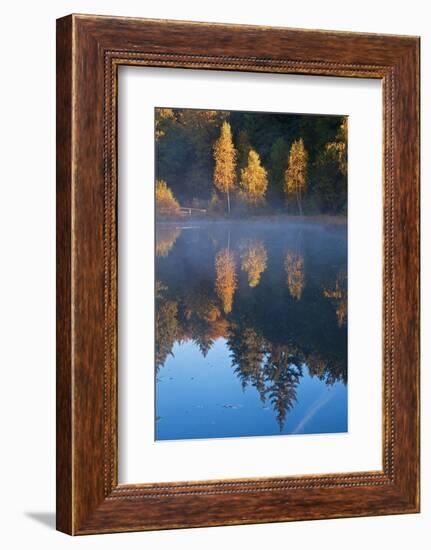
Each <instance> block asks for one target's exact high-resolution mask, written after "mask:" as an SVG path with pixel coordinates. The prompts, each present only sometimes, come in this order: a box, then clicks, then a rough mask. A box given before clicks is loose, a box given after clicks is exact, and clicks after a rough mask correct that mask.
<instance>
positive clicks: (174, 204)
mask: <svg viewBox="0 0 431 550" xmlns="http://www.w3.org/2000/svg"><path fill="white" fill-rule="evenodd" d="M179 209H180V205H179V204H178V201H177V200H176V198H175V197H174V194H173V193H172V190H171V189H170V188H169V187H168V185H167V183H166V182H165V181H164V180H157V181H156V212H157V214H163V215H168V216H169V215H174V214H178V212H179Z"/></svg>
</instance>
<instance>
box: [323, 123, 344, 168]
mask: <svg viewBox="0 0 431 550" xmlns="http://www.w3.org/2000/svg"><path fill="white" fill-rule="evenodd" d="M326 150H327V151H328V152H332V153H333V154H334V155H335V157H336V158H337V161H338V167H339V170H340V173H341V174H342V175H343V176H347V117H344V119H343V121H342V122H341V124H340V127H339V129H338V132H337V136H336V140H335V141H331V142H330V143H327V145H326Z"/></svg>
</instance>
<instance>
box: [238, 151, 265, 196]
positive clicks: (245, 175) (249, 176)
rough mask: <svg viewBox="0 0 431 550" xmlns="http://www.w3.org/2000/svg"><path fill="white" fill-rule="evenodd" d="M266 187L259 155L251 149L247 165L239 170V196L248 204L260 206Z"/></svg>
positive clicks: (263, 169)
mask: <svg viewBox="0 0 431 550" xmlns="http://www.w3.org/2000/svg"><path fill="white" fill-rule="evenodd" d="M267 187H268V174H267V171H266V170H265V168H264V167H263V166H262V165H261V163H260V157H259V154H258V153H257V152H256V151H254V150H253V149H251V150H250V151H249V153H248V164H247V166H246V167H245V168H243V169H242V170H241V196H242V198H243V199H244V200H245V202H247V203H248V204H251V205H253V206H257V205H258V204H262V203H263V201H264V198H265V193H266V189H267Z"/></svg>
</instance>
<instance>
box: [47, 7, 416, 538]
mask: <svg viewBox="0 0 431 550" xmlns="http://www.w3.org/2000/svg"><path fill="white" fill-rule="evenodd" d="M418 511H419V38H417V37H410V36H392V35H377V34H358V33H343V32H332V31H314V30H313V31H311V30H297V29H287V28H270V27H256V26H242V25H224V24H214V23H211V24H210V23H192V22H180V21H158V20H146V19H130V18H117V17H99V16H90V15H70V16H67V17H64V18H62V19H59V20H58V21H57V528H58V529H59V530H60V531H63V532H65V533H68V534H72V535H80V534H91V533H105V532H119V531H140V530H150V529H169V528H181V527H202V526H215V525H232V524H244V523H263V522H274V521H291V520H305V519H319V518H338V517H348V516H368V515H383V514H399V513H414V512H418Z"/></svg>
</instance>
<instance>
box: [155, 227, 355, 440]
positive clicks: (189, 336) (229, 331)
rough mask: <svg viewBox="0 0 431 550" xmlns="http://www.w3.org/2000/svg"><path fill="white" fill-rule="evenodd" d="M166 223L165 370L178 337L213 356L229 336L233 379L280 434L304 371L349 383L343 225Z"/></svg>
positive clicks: (160, 276)
mask: <svg viewBox="0 0 431 550" xmlns="http://www.w3.org/2000/svg"><path fill="white" fill-rule="evenodd" d="M159 225H161V226H162V227H160V228H159V227H157V234H158V235H159V241H158V242H159V245H157V246H158V249H157V248H156V251H157V250H158V252H157V259H156V278H157V283H156V315H155V338H156V352H155V357H156V370H157V371H158V370H159V369H160V368H162V367H163V365H164V364H165V362H166V360H167V358H168V357H169V355H170V354H172V350H173V346H174V344H175V343H181V342H193V344H194V345H195V346H197V348H198V349H199V350H200V352H201V354H202V355H203V356H204V357H206V356H207V354H208V353H209V351H210V350H211V348H212V347H213V346H214V343H215V342H216V341H217V340H219V339H224V341H225V345H226V347H227V349H228V351H229V355H230V360H231V365H232V373H233V375H234V376H236V378H237V379H238V381H239V383H240V385H241V387H242V388H243V390H245V389H246V388H248V387H250V388H254V389H255V390H256V391H257V393H258V395H259V398H260V401H261V403H262V406H265V407H270V409H271V410H272V411H273V414H274V418H275V420H276V422H277V423H278V426H279V429H280V431H281V430H282V429H283V426H284V424H285V422H286V417H287V415H288V414H289V413H290V412H291V411H292V410H293V409H294V408H295V404H296V402H297V399H298V392H297V390H298V386H299V384H300V382H301V380H302V379H303V377H304V376H305V375H307V376H308V377H311V378H316V379H318V380H321V381H322V382H324V383H326V384H327V385H328V387H329V386H331V385H333V384H335V383H336V382H342V383H343V384H346V383H347V275H346V265H347V244H346V243H347V240H346V232H345V227H344V226H343V227H341V228H339V227H338V228H331V227H320V226H312V225H310V226H306V227H305V228H304V227H301V228H299V227H297V226H296V225H295V224H292V225H287V224H284V225H283V224H270V223H268V224H262V223H259V224H253V223H250V222H249V223H243V224H241V223H237V224H228V223H214V224H211V223H208V224H202V223H201V225H200V226H199V227H196V228H195V230H194V231H189V232H187V231H183V232H182V233H181V229H178V230H177V229H176V230H175V231H172V228H171V229H170V230H169V231H170V233H169V231H167V230H165V229H164V228H163V225H162V224H159ZM299 231H301V238H300V239H298V232H299ZM169 234H170V237H169ZM298 242H300V243H301V246H300V247H298ZM161 243H166V244H164V245H163V246H162V244H161ZM168 243H170V244H168ZM226 243H228V246H226ZM161 251H163V252H161ZM237 261H239V265H240V267H241V271H240V272H239V273H238V272H237ZM305 264H306V265H307V272H306V273H305V270H304V265H305ZM306 275H307V280H306ZM286 277H287V285H286ZM322 289H323V290H322ZM334 310H335V314H334ZM173 365H174V367H175V362H174V363H173ZM214 391H215V392H216V391H217V388H214ZM156 399H157V396H156Z"/></svg>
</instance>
